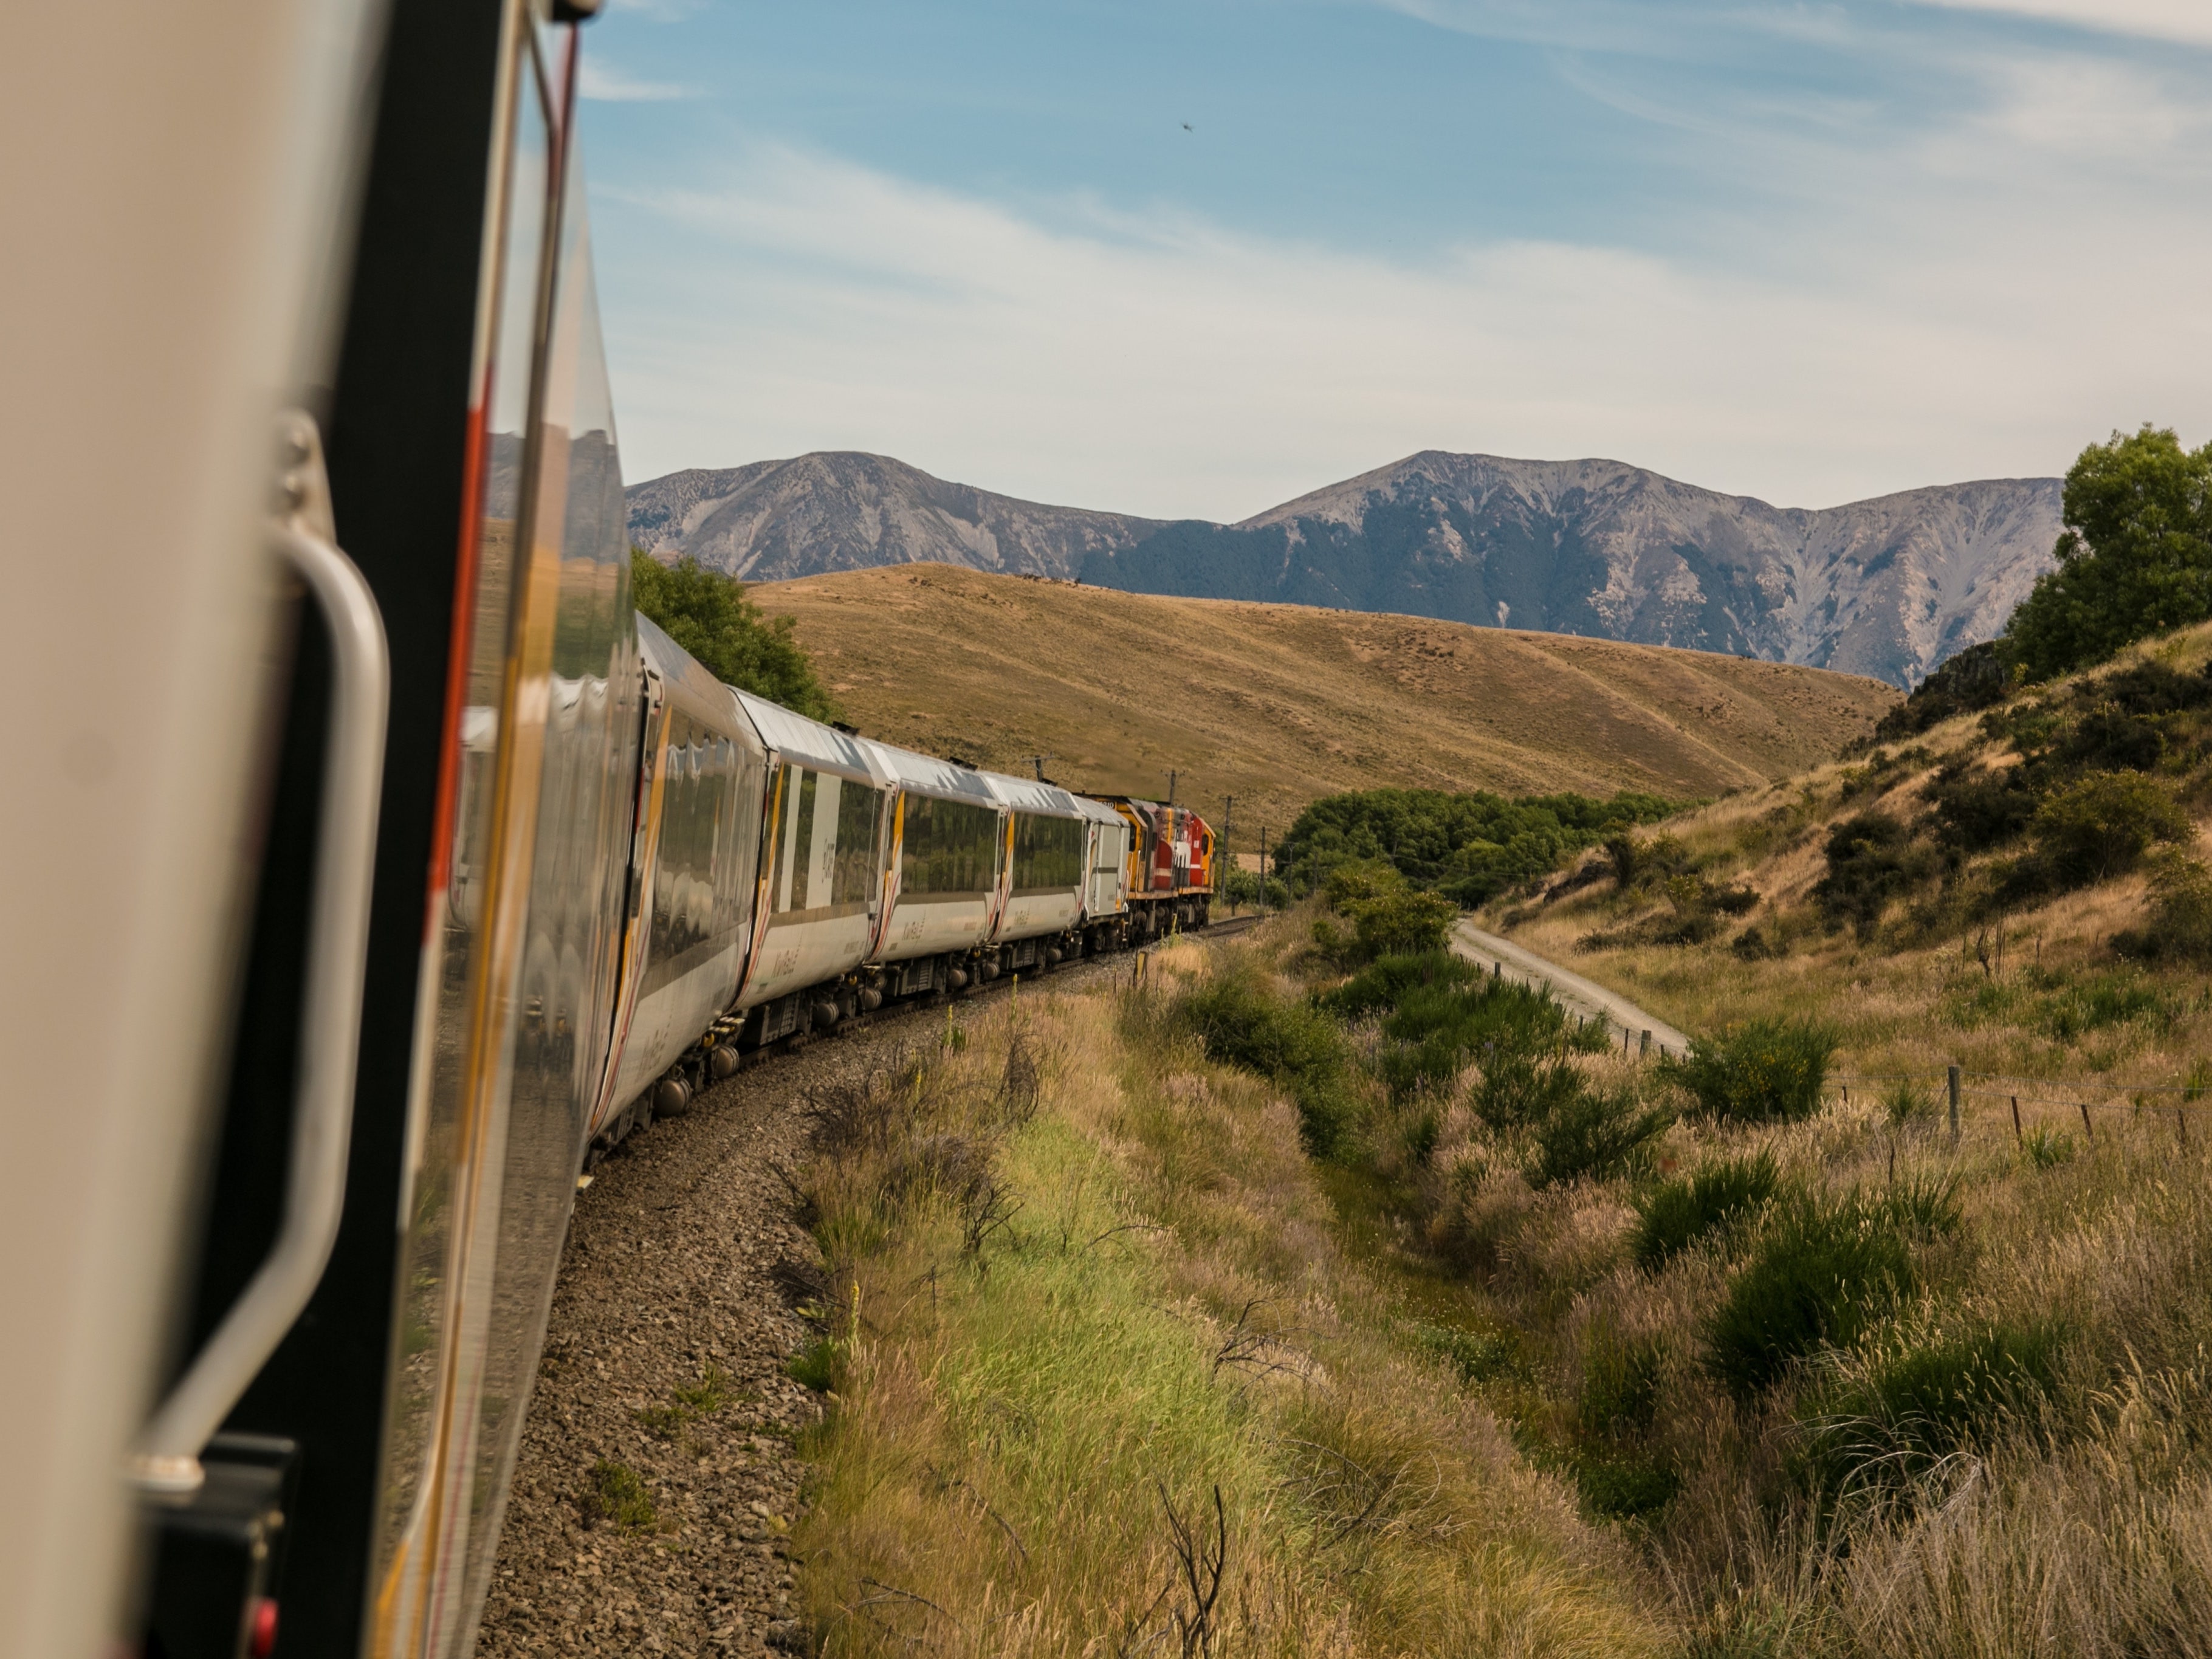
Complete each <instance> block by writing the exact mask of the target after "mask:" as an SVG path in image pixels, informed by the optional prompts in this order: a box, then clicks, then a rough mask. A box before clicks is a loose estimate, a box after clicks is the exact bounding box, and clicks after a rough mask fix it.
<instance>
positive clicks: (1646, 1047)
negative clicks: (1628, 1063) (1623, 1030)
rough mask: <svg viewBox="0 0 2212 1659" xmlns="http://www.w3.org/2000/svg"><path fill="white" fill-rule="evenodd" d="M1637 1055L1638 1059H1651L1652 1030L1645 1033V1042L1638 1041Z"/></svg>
mask: <svg viewBox="0 0 2212 1659" xmlns="http://www.w3.org/2000/svg"><path fill="white" fill-rule="evenodd" d="M1636 1057H1637V1059H1638V1060H1649V1059H1650V1058H1651V1033H1650V1032H1649V1031H1646V1032H1645V1033H1644V1041H1643V1042H1640V1043H1638V1045H1637V1048H1636Z"/></svg>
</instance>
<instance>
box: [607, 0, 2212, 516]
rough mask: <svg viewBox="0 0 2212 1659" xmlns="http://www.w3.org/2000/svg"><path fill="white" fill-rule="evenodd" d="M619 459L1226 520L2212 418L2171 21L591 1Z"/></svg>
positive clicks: (1298, 3) (2012, 14)
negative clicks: (1319, 492)
mask: <svg viewBox="0 0 2212 1659" xmlns="http://www.w3.org/2000/svg"><path fill="white" fill-rule="evenodd" d="M586 66H587V75H586V106H585V114H584V125H585V138H586V155H587V158H588V161H587V164H588V167H589V170H590V177H591V181H592V217H593V229H594V238H595V240H596V242H597V245H598V256H599V280H600V290H601V303H602V305H603V307H604V309H605V321H606V330H607V339H608V349H609V354H610V359H611V370H612V374H613V380H614V389H615V396H616V402H617V410H618V415H619V419H620V422H621V424H622V428H623V430H622V437H623V451H624V470H625V471H626V473H627V474H628V475H629V477H630V478H631V479H632V480H633V481H635V480H638V479H642V478H647V477H653V476H656V475H657V474H659V473H662V472H665V471H671V470H673V469H675V468H678V467H684V466H728V465H738V464H739V463H741V462H744V461H750V460H757V459H765V458H768V457H770V456H778V455H791V454H797V453H802V452H804V451H806V450H810V449H828V448H851V449H871V450H876V451H879V452H882V453H890V454H895V455H897V456H899V457H901V458H902V459H906V460H908V461H912V462H914V463H915V465H920V466H921V467H924V468H926V469H927V470H928V471H932V472H934V473H937V474H938V475H939V476H940V477H950V478H957V479H959V480H961V481H962V482H964V483H974V484H978V485H981V486H982V487H985V488H987V489H998V490H1001V491H1005V492H1006V493H1009V494H1013V495H1024V496H1028V497H1030V498H1031V499H1036V500H1043V501H1060V502H1066V503H1069V504H1073V505H1081V506H1090V507H1112V508H1115V509H1119V510H1121V511H1127V512H1139V513H1155V514H1158V515H1162V516H1170V515H1192V516H1199V517H1206V518H1216V519H1237V518H1241V517H1243V516H1246V515H1247V514H1249V513H1256V512H1258V511H1260V510H1261V509H1262V508H1265V507H1270V506H1273V505H1274V504H1275V503H1276V502H1278V501H1283V500H1285V499H1287V498H1289V497H1291V496H1293V495H1297V494H1300V493H1302V492H1304V491H1305V490H1307V489H1316V488H1318V487H1320V486H1322V485H1323V484H1326V483H1332V482H1334V481H1335V480H1337V479H1339V478H1342V477H1348V476H1351V475H1352V474H1354V473H1358V472H1360V471H1365V470H1367V469H1368V468H1370V467H1374V466H1378V465H1383V464H1385V463H1387V462H1389V461H1390V460H1393V459H1396V458H1397V457H1399V456H1401V455H1403V454H1406V453H1410V452H1412V451H1414V450H1417V449H1422V448H1431V447H1434V448H1447V449H1462V450H1481V451H1485V452H1487V453H1495V454H1505V455H1519V456H1538V457H1546V458H1559V457H1569V456H1583V455H1606V456H1610V457H1613V458H1615V459H1621V460H1627V461H1632V462H1635V463H1638V464H1639V465H1647V466H1652V467H1656V468H1657V469H1658V470H1660V471H1664V472H1667V473H1669V474H1671V475H1673V476H1674V477H1682V478H1686V479H1688V480H1690V481H1692V482H1693V483H1701V484H1705V485H1709V486H1711V487H1713V488H1716V489H1727V490H1731V491H1737V492H1741V493H1743V494H1747V495H1759V496H1761V497H1763V498H1765V499H1766V500H1770V501H1778V502H1781V503H1783V504H1785V505H1792V506H1823V505H1827V504H1830V503H1832V502H1835V501H1845V500H1850V499H1854V498H1857V497H1859V496H1864V495H1875V494H1880V493H1882V492H1884V491H1887V490H1892V489H1907V488H1911V487H1912V486H1914V485H1917V484H1923V483H1942V482H1948V481H1952V480H1954V479H1959V478H1965V477H1990V476H1998V475H2018V474H2030V473H2042V472H2055V471H2063V468H2064V467H2065V465H2066V464H2067V463H2068V462H2069V460H2070V459H2072V457H2073V455H2074V454H2075V453H2076V452H2077V451H2078V450H2079V449H2080V447H2081V445H2082V444H2083V443H2084V442H2086V441H2088V440H2090V439H2092V438H2095V437H2100V436H2102V435H2104V434H2105V433H2106V431H2108V430H2110V429H2111V428H2113V427H2115V426H2133V425H2134V424H2136V422H2140V421H2142V420H2145V419H2149V420H2154V421H2157V422H2160V423H2161V424H2169V425H2175V426H2178V427H2179V428H2181V430H2182V433H2183V435H2184V437H2185V438H2187V439H2190V440H2191V441H2203V440H2204V439H2205V438H2206V437H2208V436H2212V431H2208V430H2207V428H2212V192H2208V190H2207V186H2208V185H2212V4H2199V3H2197V0H2014V3H2003V0H1944V3H1936V0H1837V3H1825V4H1820V3H1781V0H1391V3H1385V0H1115V3H1103V0H1084V3H1059V0H1024V3H1006V0H994V3H971V4H950V3H931V0H896V3H883V0H817V3H812V4H804V5H800V4H793V3H789V0H783V3H756V0H627V3H624V0H616V3H615V5H614V6H613V9H611V11H610V13H609V15H606V16H605V17H604V18H602V19H601V20H600V21H598V22H595V23H593V24H592V25H591V26H590V27H589V28H588V30H587V31H586Z"/></svg>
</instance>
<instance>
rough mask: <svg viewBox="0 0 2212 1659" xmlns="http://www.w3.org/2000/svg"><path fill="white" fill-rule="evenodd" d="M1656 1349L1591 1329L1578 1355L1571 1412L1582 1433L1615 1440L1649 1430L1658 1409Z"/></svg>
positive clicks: (1609, 1330)
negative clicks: (1579, 1368) (1576, 1387)
mask: <svg viewBox="0 0 2212 1659" xmlns="http://www.w3.org/2000/svg"><path fill="white" fill-rule="evenodd" d="M1660 1358H1661V1356H1660V1352H1659V1345H1658V1344H1657V1343H1656V1342H1654V1341H1650V1340H1642V1341H1636V1340H1630V1339H1628V1338H1626V1337H1624V1336H1622V1335H1621V1334H1620V1332H1619V1331H1618V1330H1617V1329H1615V1328H1613V1326H1612V1325H1610V1324H1609V1323H1607V1324H1595V1325H1593V1326H1592V1328H1591V1329H1590V1332H1589V1339H1588V1341H1587V1344H1586V1346H1585V1348H1584V1351H1583V1380H1582V1387H1581V1389H1579V1390H1578V1391H1577V1395H1576V1401H1575V1410H1576V1413H1577V1416H1579V1417H1580V1418H1581V1419H1582V1426H1583V1432H1585V1433H1587V1434H1592V1435H1601V1436H1606V1437H1612V1438H1616V1439H1617V1438H1619V1437H1621V1436H1623V1435H1627V1434H1631V1433H1634V1432H1636V1431H1640V1430H1644V1429H1648V1428H1650V1426H1651V1419H1652V1416H1653V1414H1654V1413H1656V1411H1657V1410H1658V1407H1659V1364H1660Z"/></svg>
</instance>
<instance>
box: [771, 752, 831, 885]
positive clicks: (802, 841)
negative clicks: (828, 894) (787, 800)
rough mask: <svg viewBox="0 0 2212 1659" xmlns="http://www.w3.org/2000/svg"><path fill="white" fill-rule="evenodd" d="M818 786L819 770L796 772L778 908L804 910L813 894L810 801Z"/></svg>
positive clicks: (819, 780) (812, 836)
mask: <svg viewBox="0 0 2212 1659" xmlns="http://www.w3.org/2000/svg"><path fill="white" fill-rule="evenodd" d="M821 790H822V775H821V774H820V773H819V772H805V771H802V772H800V773H799V787H797V788H796V789H794V790H793V792H792V805H791V845H790V847H789V848H788V850H787V851H786V853H785V854H784V866H783V867H784V871H785V880H786V886H785V888H784V897H783V902H782V903H781V904H779V905H777V906H776V908H777V909H779V910H804V909H805V908H807V906H808V903H809V902H810V901H811V898H812V896H813V888H814V882H813V876H814V804H815V801H816V799H817V797H818V796H819V795H820V793H821Z"/></svg>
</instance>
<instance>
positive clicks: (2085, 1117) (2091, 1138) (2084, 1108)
mask: <svg viewBox="0 0 2212 1659" xmlns="http://www.w3.org/2000/svg"><path fill="white" fill-rule="evenodd" d="M2075 1104H2076V1105H2078V1106H2080V1107H2081V1139H2084V1140H2086V1141H2087V1142H2088V1143H2089V1144H2090V1145H2091V1146H2095V1145H2096V1144H2097V1132H2096V1131H2095V1130H2094V1129H2093V1128H2091V1127H2089V1103H2088V1102H2087V1101H2086V1100H2083V1101H2077V1102H2075Z"/></svg>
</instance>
